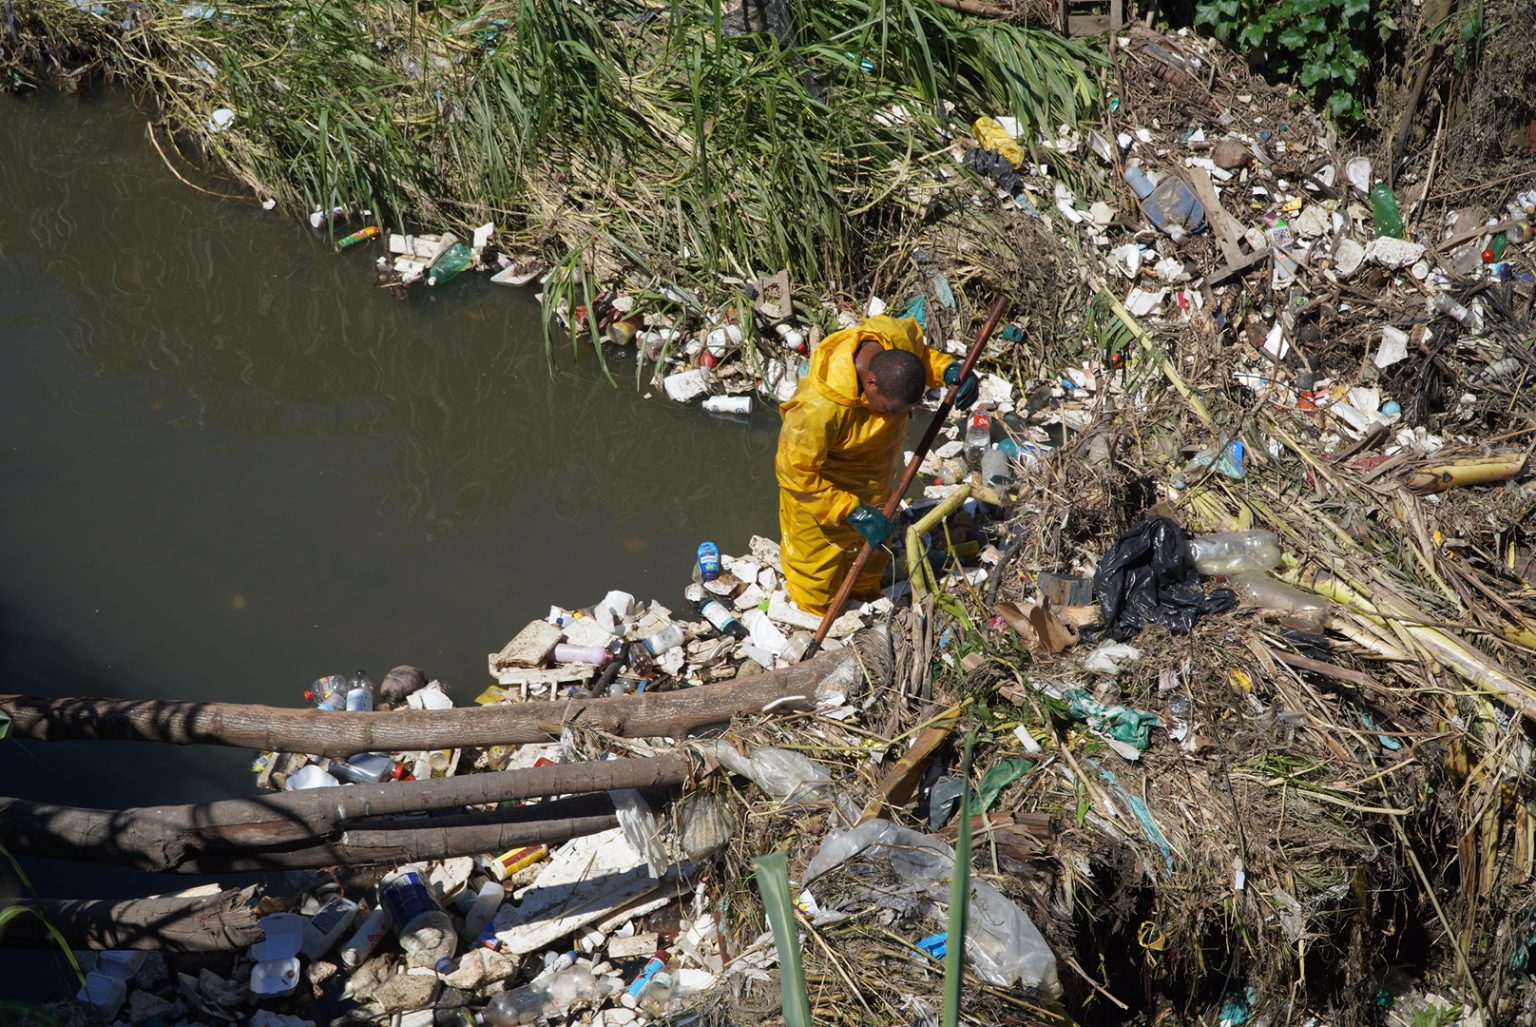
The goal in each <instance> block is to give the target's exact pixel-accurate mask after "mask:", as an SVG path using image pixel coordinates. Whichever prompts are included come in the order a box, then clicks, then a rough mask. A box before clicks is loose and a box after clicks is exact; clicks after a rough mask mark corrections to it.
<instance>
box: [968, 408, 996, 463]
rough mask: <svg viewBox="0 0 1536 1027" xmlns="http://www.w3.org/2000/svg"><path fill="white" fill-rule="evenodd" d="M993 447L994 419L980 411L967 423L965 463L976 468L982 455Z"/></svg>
mask: <svg viewBox="0 0 1536 1027" xmlns="http://www.w3.org/2000/svg"><path fill="white" fill-rule="evenodd" d="M991 446H992V418H990V417H988V416H987V415H986V414H985V413H983V412H981V411H980V410H978V411H976V413H974V414H972V415H971V416H970V417H969V418H967V419H966V422H965V462H966V463H968V464H970V465H971V466H973V467H974V466H976V465H977V464H979V463H980V462H981V454H982V453H984V452H986V451H987V450H988V449H990V448H991Z"/></svg>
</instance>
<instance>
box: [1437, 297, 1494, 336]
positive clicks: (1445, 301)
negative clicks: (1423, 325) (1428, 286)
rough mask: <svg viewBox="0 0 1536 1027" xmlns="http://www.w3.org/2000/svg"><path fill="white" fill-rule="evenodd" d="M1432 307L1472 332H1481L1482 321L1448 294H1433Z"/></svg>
mask: <svg viewBox="0 0 1536 1027" xmlns="http://www.w3.org/2000/svg"><path fill="white" fill-rule="evenodd" d="M1434 306H1435V309H1436V310H1438V311H1440V312H1441V313H1442V314H1444V315H1445V316H1446V317H1450V318H1454V319H1455V320H1456V321H1459V322H1460V323H1461V324H1464V325H1466V326H1467V327H1468V328H1470V329H1472V330H1473V331H1474V332H1476V331H1479V330H1481V329H1482V327H1483V324H1482V320H1483V319H1482V318H1480V317H1478V316H1477V314H1476V312H1475V311H1473V310H1471V309H1469V308H1468V307H1466V306H1464V305H1462V304H1460V303H1457V302H1456V298H1455V297H1454V296H1452V295H1451V294H1450V293H1448V292H1437V293H1435V301H1434Z"/></svg>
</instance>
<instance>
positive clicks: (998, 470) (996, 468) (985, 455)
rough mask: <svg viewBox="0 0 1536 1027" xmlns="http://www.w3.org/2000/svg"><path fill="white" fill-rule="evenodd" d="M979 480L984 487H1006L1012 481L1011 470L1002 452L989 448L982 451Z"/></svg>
mask: <svg viewBox="0 0 1536 1027" xmlns="http://www.w3.org/2000/svg"><path fill="white" fill-rule="evenodd" d="M981 480H982V483H983V484H986V485H1006V484H1008V483H1009V482H1010V481H1012V480H1013V468H1012V467H1011V466H1009V464H1008V457H1007V456H1006V455H1005V454H1004V453H1003V451H1002V450H1000V449H995V448H990V447H989V448H987V449H985V450H983V451H982V454H981Z"/></svg>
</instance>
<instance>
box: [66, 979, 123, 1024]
mask: <svg viewBox="0 0 1536 1027" xmlns="http://www.w3.org/2000/svg"><path fill="white" fill-rule="evenodd" d="M127 997H128V982H127V981H124V980H123V979H122V978H121V977H113V976H110V975H108V974H104V973H100V972H98V971H96V970H92V971H91V972H90V973H88V974H86V975H85V984H84V985H83V986H82V987H81V988H80V990H79V991H77V992H76V993H75V1001H77V1002H81V1003H83V1004H84V1005H85V1006H86V1007H87V1008H89V1009H90V1011H91V1013H92V1014H93V1015H94V1016H95V1017H96V1018H97V1019H99V1020H112V1019H115V1018H116V1017H117V1011H118V1010H119V1009H121V1008H122V1007H123V1001H124V1000H125V999H126V998H127Z"/></svg>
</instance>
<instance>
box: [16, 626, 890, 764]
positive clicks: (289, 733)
mask: <svg viewBox="0 0 1536 1027" xmlns="http://www.w3.org/2000/svg"><path fill="white" fill-rule="evenodd" d="M859 674H862V671H861V670H860V666H859V663H858V660H857V659H856V658H855V657H854V656H853V655H852V653H850V652H848V651H846V650H839V651H838V652H834V653H824V654H823V655H822V656H820V657H818V658H817V659H815V660H807V661H805V662H802V663H797V664H795V665H794V666H793V667H786V668H784V669H783V670H775V671H769V672H768V673H766V674H758V675H755V676H753V677H748V678H742V679H740V680H737V681H726V682H722V683H720V684H718V685H709V686H706V687H702V688H685V689H681V690H679V691H676V692H657V693H650V692H647V693H643V694H641V695H626V696H617V697H612V698H609V697H604V698H599V699H563V700H558V701H553V702H550V701H540V702H516V703H497V704H495V705H491V706H470V707H464V708H458V709H451V710H390V711H376V712H372V713H343V712H339V711H338V712H330V711H321V710H313V709H293V708H289V707H274V706H246V705H236V704H233V703H208V702H179V701H173V700H166V699H93V698H52V697H46V696H36V695H0V712H4V713H6V714H8V715H9V716H10V718H11V734H12V735H14V736H16V737H18V738H35V739H38V740H41V741H48V742H53V741H62V740H66V739H84V738H97V739H114V740H122V741H139V742H172V743H176V744H180V745H189V744H201V745H233V746H241V747H244V748H247V749H258V750H272V751H274V752H307V753H313V754H315V755H317V756H330V757H334V758H341V759H344V758H346V757H347V756H350V755H352V754H353V753H358V752H403V751H413V750H421V749H450V748H460V747H467V746H490V745H526V744H530V743H535V742H547V741H549V740H550V739H552V738H559V737H560V733H561V731H562V730H563V729H564V728H567V727H575V728H592V729H594V730H596V731H601V732H604V733H606V734H611V735H619V736H620V737H624V738H681V737H683V736H685V735H687V734H689V733H690V732H692V731H694V730H697V729H698V728H701V727H706V726H709V725H712V724H723V723H726V722H728V721H729V720H730V719H731V718H732V717H735V716H737V715H740V714H749V713H757V712H760V711H762V710H764V709H767V708H769V707H772V708H773V709H787V710H808V709H813V708H814V707H815V703H816V694H817V691H818V689H819V688H821V686H823V685H825V684H827V683H828V682H840V681H843V679H844V678H849V677H850V676H853V677H852V678H851V680H849V681H847V682H846V684H847V686H848V687H852V686H853V685H854V684H856V683H857V681H858V678H857V675H859Z"/></svg>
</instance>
